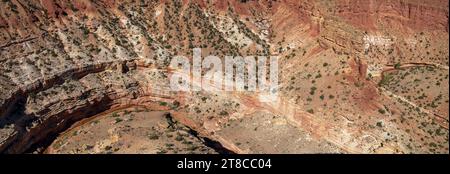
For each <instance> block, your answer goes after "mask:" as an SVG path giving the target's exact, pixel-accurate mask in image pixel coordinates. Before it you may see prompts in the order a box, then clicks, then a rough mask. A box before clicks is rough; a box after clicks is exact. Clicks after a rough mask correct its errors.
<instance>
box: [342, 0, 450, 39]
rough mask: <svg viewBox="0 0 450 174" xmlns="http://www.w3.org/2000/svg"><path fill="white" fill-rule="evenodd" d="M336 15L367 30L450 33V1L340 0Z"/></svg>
mask: <svg viewBox="0 0 450 174" xmlns="http://www.w3.org/2000/svg"><path fill="white" fill-rule="evenodd" d="M336 7H337V8H336V12H335V14H336V15H338V16H340V17H342V18H344V19H345V20H346V21H347V22H349V23H351V24H353V25H356V26H358V27H361V28H363V29H365V30H382V29H385V28H387V29H394V30H397V31H398V32H410V30H413V31H422V30H426V31H430V30H443V31H447V32H448V1H443V0H431V1H419V0H411V1H405V0H392V1H378V0H368V1H365V0H357V1H349V0H339V1H337V2H336Z"/></svg>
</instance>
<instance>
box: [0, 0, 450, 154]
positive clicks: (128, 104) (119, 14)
mask: <svg viewBox="0 0 450 174" xmlns="http://www.w3.org/2000/svg"><path fill="white" fill-rule="evenodd" d="M448 7H449V2H448V1H446V0H355V1H353V0H333V1H328V0H273V1H272V0H240V1H237V0H236V1H234V0H123V1H116V0H97V1H93V0H77V1H70V0H29V1H26V0H2V1H0V64H1V66H0V153H13V154H16V153H238V154H241V153H399V154H405V153H446V154H448V153H449V149H448V148H449V141H448V134H449V131H448V126H449V123H448V121H449V112H448V111H449V108H448V107H449V105H448V98H449V97H448V91H449V90H448V82H449V79H448V74H449V71H448V65H449V45H448V44H449V43H448V42H449V35H448V16H449V15H448ZM193 48H201V50H202V57H203V58H204V57H206V56H207V55H217V56H218V57H220V58H221V59H222V58H223V57H225V56H226V55H233V56H238V55H240V56H250V55H253V56H277V57H278V62H279V65H278V66H279V71H280V72H279V77H278V78H279V88H278V95H277V100H276V102H266V101H262V100H261V96H264V94H262V93H258V92H255V91H226V92H221V91H173V90H171V88H170V77H171V76H172V75H173V72H172V71H171V69H170V68H169V64H170V61H171V59H172V58H173V57H174V56H177V55H182V56H185V57H192V56H193V52H192V49H193ZM192 83H194V84H201V82H199V81H195V80H193V81H192ZM136 108H138V109H136ZM109 114H110V116H108V115H109ZM105 115H106V116H105ZM119 120H120V121H119ZM173 125H176V126H173ZM152 126H153V127H152ZM80 132H82V133H81V134H80ZM89 132H90V133H89ZM105 132H106V133H108V134H105ZM130 132H131V133H130ZM169 134H170V135H169ZM96 135H97V136H96ZM178 135H182V136H181V137H183V139H182V140H186V141H178V140H173V139H172V138H176V137H177V136H178ZM170 136H172V137H170ZM156 137H159V138H156ZM81 140H82V141H81ZM113 140H114V141H113ZM127 142H128V143H129V144H132V143H131V142H139V143H140V144H142V145H146V147H138V146H132V145H130V146H126V145H127ZM182 142H186V143H182ZM139 143H137V144H139Z"/></svg>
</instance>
